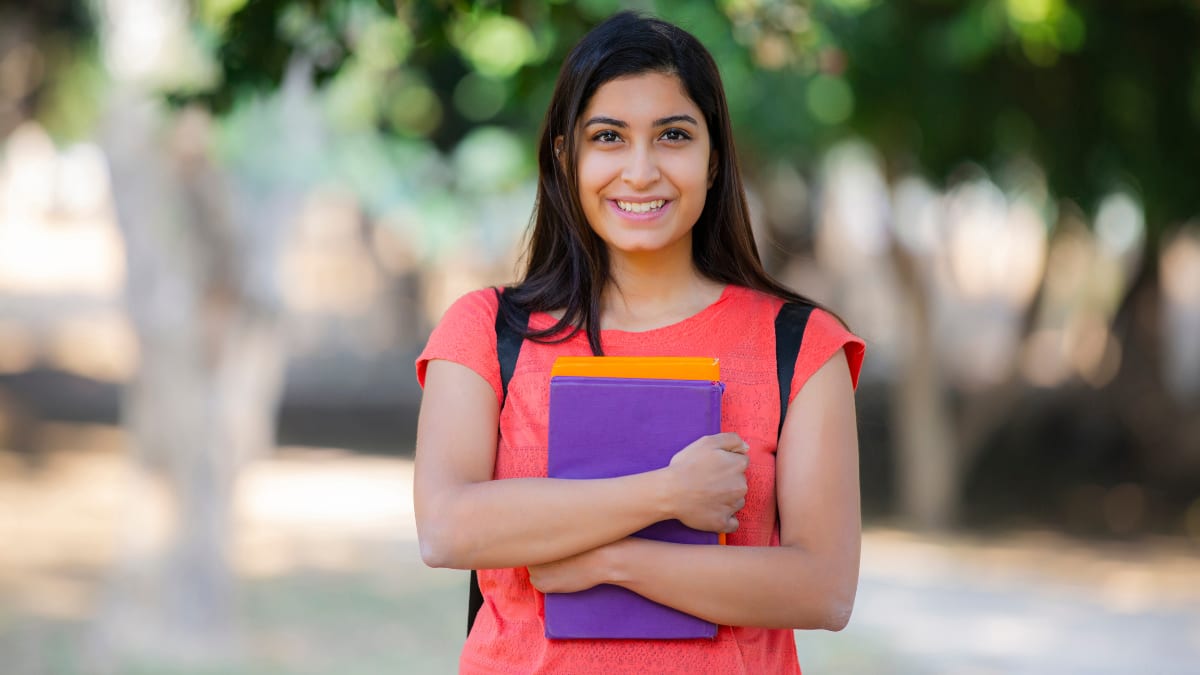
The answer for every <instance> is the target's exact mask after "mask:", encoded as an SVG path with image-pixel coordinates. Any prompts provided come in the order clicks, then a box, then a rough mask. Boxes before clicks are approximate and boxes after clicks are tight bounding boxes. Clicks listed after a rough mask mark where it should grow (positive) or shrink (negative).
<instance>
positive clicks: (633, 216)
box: [608, 197, 675, 222]
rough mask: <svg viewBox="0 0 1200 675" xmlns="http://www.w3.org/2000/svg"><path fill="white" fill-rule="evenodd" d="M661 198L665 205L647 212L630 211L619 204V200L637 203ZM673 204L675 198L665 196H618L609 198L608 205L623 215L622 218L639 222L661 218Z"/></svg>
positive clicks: (619, 214)
mask: <svg viewBox="0 0 1200 675" xmlns="http://www.w3.org/2000/svg"><path fill="white" fill-rule="evenodd" d="M659 199H661V200H663V205H662V206H661V207H659V209H658V210H657V211H648V212H646V213H630V212H629V211H625V210H623V209H622V208H621V207H619V206H617V202H618V201H622V202H633V203H635V204H644V203H646V202H653V201H657V200H659ZM673 204H675V200H673V199H666V198H665V197H650V198H646V197H639V198H637V199H624V198H620V197H618V198H614V199H609V200H608V207H609V208H610V209H612V210H613V212H614V213H616V214H617V215H618V216H621V217H622V218H624V219H626V220H634V221H638V222H645V221H648V220H657V219H658V218H661V217H662V216H663V215H664V214H666V212H667V209H670V208H671V206H672V205H673Z"/></svg>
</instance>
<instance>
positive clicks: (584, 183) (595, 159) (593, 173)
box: [577, 153, 614, 197]
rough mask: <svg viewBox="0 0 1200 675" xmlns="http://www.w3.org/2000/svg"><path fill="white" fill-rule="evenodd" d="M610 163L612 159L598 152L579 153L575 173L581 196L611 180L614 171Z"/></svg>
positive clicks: (596, 189)
mask: <svg viewBox="0 0 1200 675" xmlns="http://www.w3.org/2000/svg"><path fill="white" fill-rule="evenodd" d="M612 164H613V162H612V161H609V160H608V158H606V157H605V156H604V155H601V154H598V153H587V154H585V155H580V157H579V164H578V167H579V168H578V171H577V175H578V177H579V194H580V196H581V197H586V196H587V195H588V193H593V192H596V191H598V190H599V189H600V188H602V187H604V186H605V185H607V184H608V183H610V182H612V176H613V173H614V168H613V167H612V166H611V165H612Z"/></svg>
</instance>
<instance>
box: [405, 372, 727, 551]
mask: <svg viewBox="0 0 1200 675" xmlns="http://www.w3.org/2000/svg"><path fill="white" fill-rule="evenodd" d="M499 412H500V411H499V406H498V405H497V403H496V395H495V393H494V391H493V390H492V388H491V387H490V386H489V385H488V384H487V382H485V381H484V380H483V378H482V377H480V376H479V375H478V374H477V373H475V372H474V371H472V370H471V369H469V368H467V367H465V366H462V365H459V364H457V363H453V362H449V361H440V360H435V361H431V362H430V363H429V366H428V369H427V371H426V376H425V393H424V396H423V398H422V400H421V412H420V418H419V420H418V423H417V451H416V474H415V477H414V485H413V494H414V502H415V510H416V517H417V533H418V538H419V539H420V543H421V556H422V558H423V559H424V560H425V562H426V564H428V565H431V566H434V567H456V568H460V569H490V568H500V567H517V566H524V565H532V564H537V563H544V562H547V561H552V560H559V559H562V558H565V557H568V556H572V555H575V554H577V553H580V552H581V551H587V550H590V549H594V548H596V547H598V546H602V545H604V544H608V543H611V542H614V541H617V540H619V539H622V538H624V537H626V536H628V535H630V534H632V533H633V532H636V531H638V530H640V529H642V528H643V527H646V526H647V525H650V524H651V523H655V522H658V521H660V520H666V519H670V518H680V519H681V520H684V522H686V523H687V524H688V525H690V526H692V527H695V528H697V529H705V530H710V531H716V532H727V531H732V530H734V529H736V527H737V521H736V520H735V519H733V518H731V517H730V514H731V513H733V512H735V511H737V510H738V509H739V508H741V506H740V505H741V504H742V503H744V502H743V501H742V498H743V497H744V496H745V492H746V481H745V475H744V474H745V469H746V457H745V454H744V453H745V449H744V446H743V443H742V441H741V439H740V438H738V437H737V436H736V435H735V434H718V435H716V436H708V437H705V438H703V439H700V440H698V441H697V442H696V443H693V444H692V445H689V446H688V447H687V448H686V449H684V450H682V451H681V452H679V453H678V454H676V455H675V457H674V458H673V459H672V462H671V465H670V466H669V467H667V468H664V469H659V470H657V471H651V472H647V473H642V474H636V475H632V476H624V477H620V478H608V479H602V480H562V479H550V478H519V479H508V480H492V475H493V470H494V468H495V455H496V430H497V428H498V421H499Z"/></svg>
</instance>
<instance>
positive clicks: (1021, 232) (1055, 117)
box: [0, 0, 1200, 674]
mask: <svg viewBox="0 0 1200 675" xmlns="http://www.w3.org/2000/svg"><path fill="white" fill-rule="evenodd" d="M627 7H632V8H638V9H644V10H648V11H651V12H653V13H655V14H657V15H659V16H661V17H663V18H665V19H668V20H670V21H672V22H675V23H677V24H679V25H681V26H682V27H684V28H685V29H687V30H689V31H691V32H693V33H694V34H695V35H696V36H697V37H699V38H700V40H701V41H702V42H704V43H705V44H706V45H707V46H708V48H709V49H710V50H711V52H712V53H713V55H714V57H715V58H716V60H717V62H718V63H719V65H720V68H721V72H722V76H723V78H724V82H725V86H726V91H727V95H728V98H729V104H730V108H731V111H732V115H733V121H734V126H735V134H736V138H737V142H738V148H739V152H740V155H741V157H740V160H741V163H742V166H743V169H744V171H745V175H746V180H747V185H746V187H747V190H748V193H749V198H750V201H751V204H752V208H753V212H754V219H755V226H756V228H757V237H758V241H759V245H760V252H761V254H762V256H763V257H764V260H765V261H766V263H767V265H768V267H769V269H770V270H771V271H772V272H773V273H774V274H775V275H777V276H778V277H779V278H780V279H782V280H783V281H784V282H786V283H787V284H789V285H791V286H792V287H794V288H796V289H798V290H800V291H801V292H804V293H806V294H808V295H810V296H811V297H814V298H816V299H818V300H820V301H822V302H824V303H826V304H827V305H829V306H831V307H832V308H834V309H835V310H837V311H838V312H839V313H840V314H841V315H842V316H843V317H844V318H845V319H846V320H847V321H848V322H849V324H850V325H851V326H852V327H853V328H854V329H855V330H856V331H857V332H858V333H859V334H860V335H862V336H863V337H864V338H865V339H866V340H867V343H868V355H869V356H868V358H867V361H866V365H865V370H864V372H863V375H862V380H861V386H860V388H859V394H858V405H859V424H860V435H861V445H862V447H861V454H862V483H863V491H864V492H863V500H864V517H865V534H864V553H863V574H862V582H861V586H860V592H859V598H858V603H857V606H856V609H855V616H854V619H853V620H852V622H851V625H850V627H849V628H847V629H846V630H845V631H843V632H842V633H838V634H832V633H808V632H799V633H797V641H798V643H799V651H800V658H801V664H802V665H803V666H804V667H805V670H806V672H812V673H820V672H839V673H876V672H885V671H886V672H892V673H1064V672H1078V673H1099V672H1114V673H1116V672H1121V673H1124V672H1154V673H1184V672H1195V671H1194V670H1193V669H1194V668H1195V664H1196V663H1198V662H1200V337H1198V336H1200V185H1198V183H1197V178H1196V176H1197V167H1196V163H1197V161H1198V160H1200V5H1198V4H1197V3H1195V2H1186V1H1184V0H1176V1H1171V0H1111V1H1109V2H1104V3H1094V2H1089V3H1085V2H1081V1H1080V0H962V1H959V2H953V1H949V0H894V1H892V2H882V1H880V0H798V1H783V0H719V1H717V2H715V3H714V2H699V1H688V2H684V1H683V0H660V1H649V0H647V1H644V2H618V1H615V0H577V1H574V2H572V1H567V0H564V1H557V2H533V1H523V0H513V1H508V2H468V1H466V0H461V1H451V0H436V1H434V0H427V1H414V2H406V1H404V0H397V1H396V2H395V3H393V2H388V1H386V0H378V1H377V0H193V1H191V2H187V1H185V0H39V2H21V1H16V0H4V1H3V2H0V671H2V672H3V673H6V674H7V673H14V674H26V673H29V674H34V673H36V674H41V673H63V674H68V673H93V672H98V673H188V674H191V673H197V674H199V673H205V674H209V673H297V674H309V673H312V674H316V673H364V674H366V673H426V672H429V673H439V672H453V671H454V670H455V667H456V663H457V652H458V650H459V648H460V646H461V642H462V637H463V629H464V622H465V611H466V586H465V583H466V576H465V574H464V573H461V572H454V571H445V570H429V569H426V568H425V567H424V566H423V565H421V563H420V558H419V556H418V555H417V550H416V543H415V532H414V525H413V519H412V497H411V475H412V465H411V457H412V450H413V435H414V428H415V418H416V410H417V405H418V403H419V400H420V392H419V390H418V388H417V386H416V383H415V379H414V375H413V359H414V358H415V356H416V354H417V353H418V351H419V350H420V348H421V347H422V346H423V344H424V341H425V339H426V337H427V336H428V333H429V330H430V328H431V327H432V326H433V325H434V324H435V323H436V321H437V320H438V318H439V317H440V316H441V313H442V312H443V311H444V309H445V308H446V307H447V306H448V305H449V303H450V302H451V301H452V300H453V299H454V298H456V297H457V296H458V295H459V294H461V293H464V292H466V291H469V290H473V289H475V288H478V287H481V286H484V285H488V284H497V283H504V282H506V281H511V280H512V279H514V277H515V275H516V273H517V272H516V270H517V269H518V268H517V266H516V261H517V256H518V254H519V250H520V245H521V241H522V236H523V233H524V231H525V227H526V224H527V223H528V221H529V217H530V212H531V208H532V201H533V195H534V185H535V180H536V168H535V164H534V160H533V151H534V143H535V139H536V132H537V128H538V125H539V124H540V122H541V119H542V116H543V113H544V110H545V106H546V104H547V102H548V100H549V96H550V92H551V88H552V86H553V82H554V78H555V76H556V75H557V68H558V66H559V64H561V62H562V60H563V57H564V55H565V53H566V51H567V50H568V49H569V48H570V47H571V45H572V44H573V43H574V42H575V41H576V40H577V39H578V38H579V37H580V36H582V35H583V34H584V33H585V32H586V31H587V29H588V28H589V27H590V26H592V25H594V24H595V23H596V22H598V21H599V20H601V19H602V18H604V17H605V16H607V15H608V14H610V13H611V12H613V11H615V10H617V9H620V8H627Z"/></svg>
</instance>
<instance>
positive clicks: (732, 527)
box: [725, 516, 740, 533]
mask: <svg viewBox="0 0 1200 675" xmlns="http://www.w3.org/2000/svg"><path fill="white" fill-rule="evenodd" d="M738 525H740V523H738V519H737V518H734V517H733V516H729V520H728V521H727V522H726V523H725V532H727V533H728V532H737V529H738Z"/></svg>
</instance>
